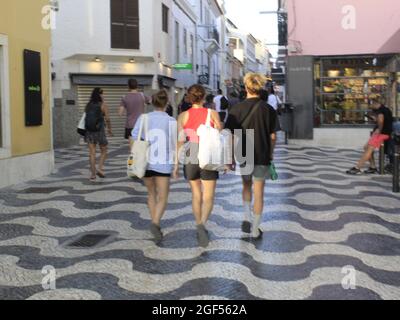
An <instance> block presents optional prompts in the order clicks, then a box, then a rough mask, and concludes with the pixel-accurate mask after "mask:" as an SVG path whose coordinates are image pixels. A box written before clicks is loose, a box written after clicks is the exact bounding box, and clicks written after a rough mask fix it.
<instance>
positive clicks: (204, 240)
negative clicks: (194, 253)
mask: <svg viewBox="0 0 400 320" xmlns="http://www.w3.org/2000/svg"><path fill="white" fill-rule="evenodd" d="M197 240H198V242H199V245H200V247H203V248H207V247H208V244H209V243H210V238H209V235H208V231H207V229H206V227H205V226H204V225H202V224H200V225H198V226H197Z"/></svg>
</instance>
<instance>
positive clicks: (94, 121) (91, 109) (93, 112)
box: [85, 103, 104, 132]
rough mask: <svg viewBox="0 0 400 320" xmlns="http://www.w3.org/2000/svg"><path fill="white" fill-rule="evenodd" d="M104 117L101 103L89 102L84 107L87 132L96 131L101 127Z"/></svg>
mask: <svg viewBox="0 0 400 320" xmlns="http://www.w3.org/2000/svg"><path fill="white" fill-rule="evenodd" d="M103 123H104V119H103V113H102V111H101V105H100V104H96V103H89V104H88V105H87V107H86V119H85V128H86V130H87V131H89V132H98V131H100V130H101V128H102V127H103Z"/></svg>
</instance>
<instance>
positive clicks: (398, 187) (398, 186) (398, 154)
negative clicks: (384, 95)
mask: <svg viewBox="0 0 400 320" xmlns="http://www.w3.org/2000/svg"><path fill="white" fill-rule="evenodd" d="M399 166H400V146H398V145H397V146H396V147H395V153H394V161H393V192H394V193H400V182H399V176H400V168H399Z"/></svg>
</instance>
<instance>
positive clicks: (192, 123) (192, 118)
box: [183, 108, 214, 143]
mask: <svg viewBox="0 0 400 320" xmlns="http://www.w3.org/2000/svg"><path fill="white" fill-rule="evenodd" d="M208 110H209V109H206V108H191V109H189V110H188V111H187V112H188V113H189V119H188V120H187V122H186V124H185V125H184V126H183V129H184V130H185V134H186V136H187V137H188V139H189V141H190V142H194V143H199V136H198V135H197V129H198V128H199V127H200V125H202V124H206V122H207V115H208ZM211 126H212V127H214V121H213V120H212V119H211Z"/></svg>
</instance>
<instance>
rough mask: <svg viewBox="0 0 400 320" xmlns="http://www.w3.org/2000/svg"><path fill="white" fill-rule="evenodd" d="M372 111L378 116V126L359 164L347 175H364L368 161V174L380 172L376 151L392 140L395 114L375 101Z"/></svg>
mask: <svg viewBox="0 0 400 320" xmlns="http://www.w3.org/2000/svg"><path fill="white" fill-rule="evenodd" d="M372 109H373V111H374V113H375V114H376V126H375V128H374V131H373V133H372V135H371V138H370V139H369V141H368V143H367V144H366V145H365V147H364V150H365V152H364V154H363V156H362V157H361V159H360V161H359V162H358V164H357V166H355V167H354V168H351V169H350V170H348V171H347V172H346V173H347V174H351V175H358V174H362V172H361V169H362V167H363V166H364V165H365V163H366V162H367V161H369V162H370V167H369V169H368V170H366V171H364V173H366V174H376V173H378V170H377V168H376V164H375V157H374V153H375V150H379V149H380V147H381V146H382V144H383V143H384V142H385V141H387V140H389V139H390V136H391V135H392V132H393V114H392V111H391V110H390V109H389V108H387V107H386V106H384V105H383V104H382V103H381V101H374V103H373V105H372Z"/></svg>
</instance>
